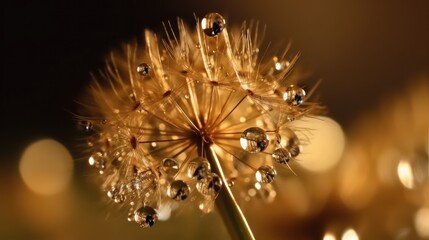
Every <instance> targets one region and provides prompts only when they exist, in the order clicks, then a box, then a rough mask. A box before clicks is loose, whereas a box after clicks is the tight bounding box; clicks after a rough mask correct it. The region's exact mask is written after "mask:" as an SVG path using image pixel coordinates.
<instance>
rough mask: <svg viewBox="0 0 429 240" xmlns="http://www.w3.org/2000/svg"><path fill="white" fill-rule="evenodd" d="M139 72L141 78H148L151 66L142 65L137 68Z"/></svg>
mask: <svg viewBox="0 0 429 240" xmlns="http://www.w3.org/2000/svg"><path fill="white" fill-rule="evenodd" d="M137 72H138V74H140V76H143V77H146V76H148V75H149V73H150V65H149V64H147V63H141V64H139V65H138V66H137Z"/></svg>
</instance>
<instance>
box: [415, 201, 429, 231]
mask: <svg viewBox="0 0 429 240" xmlns="http://www.w3.org/2000/svg"><path fill="white" fill-rule="evenodd" d="M414 225H415V228H416V232H417V234H418V235H419V236H420V237H422V238H429V208H421V209H419V210H418V211H417V213H416V215H415V216H414Z"/></svg>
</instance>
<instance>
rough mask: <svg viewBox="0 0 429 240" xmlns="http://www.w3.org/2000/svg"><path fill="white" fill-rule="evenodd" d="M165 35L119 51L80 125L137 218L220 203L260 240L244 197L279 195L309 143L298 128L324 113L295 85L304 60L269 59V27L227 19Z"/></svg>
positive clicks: (143, 221) (103, 171)
mask: <svg viewBox="0 0 429 240" xmlns="http://www.w3.org/2000/svg"><path fill="white" fill-rule="evenodd" d="M165 29H166V37H165V38H164V39H159V38H158V37H157V35H155V34H154V33H152V32H151V31H148V30H146V31H145V47H144V48H142V47H141V46H138V45H137V43H132V44H128V45H126V46H125V48H124V51H123V52H121V53H119V54H114V53H112V54H111V55H110V58H109V60H108V64H107V67H106V70H105V71H100V73H99V74H98V75H97V77H94V78H95V81H94V83H93V85H92V86H91V94H90V95H91V97H92V98H93V99H92V100H91V101H92V104H90V105H85V107H86V110H87V113H88V114H87V115H88V117H81V118H80V119H81V123H82V124H83V127H84V129H86V130H88V131H91V132H92V134H91V136H90V137H89V140H88V146H89V149H90V151H91V156H90V157H89V164H90V165H91V166H93V167H94V168H95V169H96V170H97V171H98V172H99V173H100V175H101V178H102V180H103V183H102V189H103V190H104V191H105V192H106V194H107V196H108V198H110V199H111V200H112V201H113V202H115V203H117V204H121V205H124V206H128V208H129V214H128V220H129V221H130V222H135V223H137V224H138V225H139V226H141V227H151V226H153V225H154V224H155V223H156V222H157V221H158V220H159V219H166V218H168V216H169V215H170V212H172V211H174V210H175V209H177V208H178V207H180V206H181V204H185V203H186V202H188V203H187V204H189V205H193V206H195V207H196V208H199V209H200V210H201V211H203V212H205V213H208V212H210V211H212V210H213V208H214V206H215V205H216V206H217V208H218V209H219V211H220V212H221V214H222V215H223V217H224V219H225V222H226V224H227V226H228V228H229V229H230V231H231V234H232V235H233V236H234V237H238V238H246V239H253V238H254V237H253V234H252V232H251V230H250V228H249V225H248V224H247V221H246V219H245V217H244V215H243V213H242V211H241V209H240V207H239V205H238V204H237V201H236V199H235V197H234V194H233V192H232V190H234V191H236V193H243V192H244V193H245V195H244V197H245V198H246V199H247V198H250V197H252V196H255V195H256V193H260V194H259V195H260V196H265V198H266V200H270V199H272V197H273V196H275V191H274V188H273V186H272V184H273V183H274V182H275V179H276V175H277V172H276V169H278V168H282V167H286V168H288V169H290V170H292V169H291V168H290V164H291V163H292V162H293V161H294V160H295V159H296V157H297V156H298V155H299V153H300V146H301V143H302V142H301V140H300V139H299V138H298V137H297V135H296V133H295V131H294V130H293V129H292V128H291V127H290V122H292V121H294V120H295V119H299V118H301V117H303V116H304V115H307V114H309V113H310V112H311V111H312V110H313V109H315V108H316V105H315V104H313V103H310V102H309V101H307V100H308V98H309V97H310V95H311V93H312V92H310V93H308V94H306V92H305V90H304V89H303V88H301V87H299V86H298V85H297V82H296V81H295V80H293V79H290V78H289V76H290V73H291V69H292V67H293V65H294V64H295V63H296V61H297V56H293V57H291V58H287V57H286V56H287V51H285V53H284V54H282V55H280V56H273V57H272V58H269V59H268V60H267V59H260V58H259V55H260V43H261V39H262V36H261V35H262V33H263V32H262V31H259V30H258V26H257V25H256V26H253V25H251V26H250V27H247V26H246V24H243V25H242V27H241V28H239V29H237V30H235V31H234V30H233V29H232V30H231V32H229V31H228V30H229V29H227V24H226V21H225V19H224V18H223V17H222V16H221V15H220V14H218V13H209V14H207V15H206V16H205V17H204V18H203V19H202V20H201V21H199V20H197V24H196V27H195V31H190V30H189V29H188V28H187V27H186V26H185V24H184V22H183V21H182V20H180V19H179V20H178V28H177V30H176V31H175V30H173V27H172V26H171V24H170V23H168V24H166V25H165ZM230 34H231V36H230ZM100 78H101V79H100ZM241 195H242V194H241Z"/></svg>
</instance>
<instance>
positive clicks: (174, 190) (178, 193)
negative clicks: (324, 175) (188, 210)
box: [168, 180, 191, 201]
mask: <svg viewBox="0 0 429 240" xmlns="http://www.w3.org/2000/svg"><path fill="white" fill-rule="evenodd" d="M190 191H191V189H190V188H189V186H188V184H186V183H185V182H184V181H182V180H176V181H174V182H172V183H171V184H170V187H169V188H168V196H170V197H171V198H172V199H174V200H177V201H181V200H185V199H186V198H187V197H188V196H189V193H190Z"/></svg>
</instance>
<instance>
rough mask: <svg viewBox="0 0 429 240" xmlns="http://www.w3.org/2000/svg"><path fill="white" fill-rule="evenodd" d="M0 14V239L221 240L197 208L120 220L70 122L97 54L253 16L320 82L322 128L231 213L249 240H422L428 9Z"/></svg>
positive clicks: (427, 235) (173, 7) (331, 0)
mask: <svg viewBox="0 0 429 240" xmlns="http://www.w3.org/2000/svg"><path fill="white" fill-rule="evenodd" d="M2 5H3V6H2V7H3V8H2V16H1V17H2V33H3V34H2V44H1V47H2V58H3V64H2V78H1V88H0V91H1V94H0V97H1V101H0V104H1V110H2V114H1V115H2V117H1V118H0V121H1V125H0V126H3V129H2V131H1V138H0V162H1V168H0V239H102V238H104V239H142V238H152V239H173V238H177V239H202V238H204V239H228V237H227V232H226V229H225V227H224V226H223V225H222V221H221V219H220V217H219V216H218V214H217V213H212V214H208V215H202V214H201V213H200V212H198V211H197V209H196V210H195V211H194V212H192V211H189V212H184V213H180V214H176V215H173V216H172V217H171V219H170V220H169V221H167V222H161V223H159V224H157V225H156V227H154V228H151V229H146V230H142V229H140V228H138V227H136V226H135V225H134V224H129V223H127V222H126V218H125V212H121V211H120V210H119V209H116V207H111V206H109V205H107V204H105V203H104V201H103V199H105V198H106V197H105V196H102V195H101V193H100V192H99V191H98V188H97V185H96V184H94V183H93V182H94V181H93V178H94V176H93V175H94V173H93V172H90V171H88V167H87V161H86V159H82V158H81V157H82V154H81V153H80V152H79V148H78V147H77V146H78V143H79V142H80V141H81V140H82V135H81V132H79V131H78V130H77V129H76V126H75V125H74V122H73V120H72V114H71V113H73V112H77V108H78V105H77V104H76V103H75V102H74V101H75V100H77V99H79V98H80V96H81V94H82V93H83V92H84V90H85V89H86V87H87V86H88V83H89V79H90V77H89V73H90V72H91V71H93V72H94V71H96V70H97V69H99V68H102V67H103V65H104V57H105V56H106V54H107V53H108V52H109V50H110V49H113V48H117V47H119V46H120V44H121V43H123V42H127V41H129V40H131V39H133V38H135V37H140V36H141V35H142V33H143V29H144V28H150V29H153V30H155V31H159V32H161V31H163V29H162V24H161V23H162V21H167V20H170V21H172V22H173V23H174V22H175V21H176V17H177V16H180V17H182V18H183V19H184V20H185V21H186V22H187V23H188V24H189V25H192V24H194V22H195V19H194V14H195V15H196V16H198V17H200V18H201V17H203V16H204V15H205V14H206V13H207V12H219V13H221V14H223V15H224V16H225V17H226V18H227V21H228V24H231V25H234V24H241V22H242V21H243V20H252V19H253V20H259V22H260V23H261V24H265V25H266V26H267V31H266V37H265V41H264V43H265V44H268V43H269V42H271V43H272V44H273V45H272V46H279V45H278V44H282V45H283V46H284V45H286V44H287V43H288V42H289V41H292V50H293V51H295V52H298V51H301V53H302V56H301V58H300V62H299V67H300V68H302V69H305V70H307V71H308V72H309V79H313V80H315V81H316V80H318V79H322V84H321V85H320V87H319V89H318V95H319V97H320V98H319V99H320V102H321V103H322V104H323V105H325V106H326V108H327V114H326V115H327V116H329V118H330V119H325V120H326V121H322V122H320V121H319V122H317V121H316V122H311V121H308V122H307V123H306V124H308V125H309V126H317V128H318V129H319V130H318V131H315V132H314V142H313V144H312V145H313V146H312V148H311V151H309V152H311V153H308V154H307V155H303V157H302V159H301V161H300V164H297V166H296V171H297V172H298V176H294V175H292V174H290V172H287V171H285V173H283V174H282V175H283V177H281V178H278V179H279V180H278V181H277V185H276V189H277V198H276V200H275V201H274V202H272V203H265V202H264V201H258V200H256V199H255V200H252V201H250V202H243V203H242V206H243V210H244V211H245V213H246V214H247V215H248V218H249V223H250V226H251V227H252V228H253V229H254V231H255V235H256V237H257V239H286V238H287V239H323V240H336V239H341V240H352V239H429V176H428V175H429V163H428V152H429V147H428V145H429V143H428V142H429V2H428V1H423V0H422V1H418V0H416V1H400V0H391V1H387V0H382V1H341V0H328V1H305V2H304V1H280V0H278V1H274V0H265V1H263V2H261V1H256V0H246V1H241V0H240V1H225V0H224V1H205V2H203V1H161V0H158V1H127V2H122V1H121V2H120V3H119V1H118V2H115V1H103V2H99V3H87V2H83V3H79V1H68V2H64V3H60V1H57V3H54V4H47V3H40V2H37V1H29V2H23V1H19V4H18V3H12V2H9V3H6V4H2ZM315 128H316V127H315ZM309 163H310V164H309ZM313 163H314V164H313Z"/></svg>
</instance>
